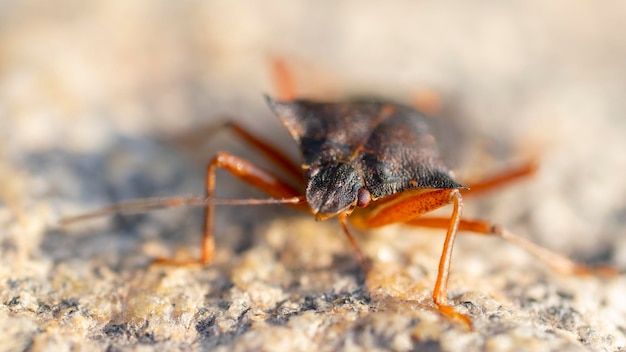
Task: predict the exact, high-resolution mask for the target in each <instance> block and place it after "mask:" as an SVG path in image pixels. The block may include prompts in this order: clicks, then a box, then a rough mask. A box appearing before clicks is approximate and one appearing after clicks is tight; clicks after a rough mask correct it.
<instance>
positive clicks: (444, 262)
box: [353, 189, 471, 326]
mask: <svg viewBox="0 0 626 352" xmlns="http://www.w3.org/2000/svg"><path fill="white" fill-rule="evenodd" d="M379 202H381V203H379V204H378V205H377V206H376V207H375V208H374V209H373V210H372V211H371V212H369V213H366V214H364V215H363V216H360V217H356V218H355V219H354V220H353V223H354V224H355V225H356V226H357V227H361V228H374V227H381V226H385V225H389V224H393V223H404V222H408V221H410V220H412V219H415V218H418V217H419V216H421V215H423V214H426V213H429V212H431V211H434V210H436V209H438V208H441V207H443V206H445V205H448V204H453V209H452V215H451V217H450V218H449V219H447V232H446V239H445V241H444V244H443V250H442V253H441V258H440V260H439V271H438V273H437V280H436V282H435V288H434V290H433V302H434V303H435V304H436V305H437V308H438V309H439V311H440V312H441V313H443V314H444V315H446V316H448V317H450V318H453V319H456V320H460V321H462V322H463V323H465V324H466V325H467V326H471V321H470V319H469V318H468V317H467V316H465V315H463V314H461V313H458V312H457V311H455V310H454V309H453V308H452V307H451V306H450V305H449V304H448V296H447V293H448V278H449V275H450V265H451V262H452V250H453V247H454V240H455V238H456V233H457V231H458V227H459V223H460V221H461V212H462V208H463V199H462V196H461V192H460V191H459V190H458V189H435V190H426V191H424V192H421V193H417V194H414V195H412V196H409V197H404V198H396V199H392V200H390V201H389V202H387V203H385V202H384V200H382V201H379Z"/></svg>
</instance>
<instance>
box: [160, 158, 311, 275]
mask: <svg viewBox="0 0 626 352" xmlns="http://www.w3.org/2000/svg"><path fill="white" fill-rule="evenodd" d="M218 168H220V169H224V170H226V171H228V172H229V173H231V174H232V175H234V176H235V177H237V178H239V179H240V180H242V181H244V182H246V183H248V184H250V185H252V186H254V187H256V188H258V189H260V190H262V191H264V192H265V193H267V194H268V195H270V196H271V197H276V198H289V197H297V196H299V195H300V194H301V192H300V191H298V190H297V189H295V188H294V187H292V186H291V185H289V184H288V183H286V182H284V181H283V180H281V179H280V178H279V177H278V176H276V175H275V174H274V173H272V172H270V171H268V170H265V169H264V168H261V167H259V166H257V165H255V164H253V163H252V162H250V161H249V160H246V159H244V158H241V157H238V156H235V155H232V154H230V153H226V152H218V153H217V154H216V155H215V157H214V158H213V159H212V160H211V162H209V165H208V167H207V176H206V180H205V183H206V197H207V198H209V199H210V198H213V196H214V193H215V185H216V182H215V171H216V170H217V169H218ZM294 206H296V207H301V208H302V207H306V206H307V205H306V204H296V205H294ZM213 222H214V207H213V205H208V206H207V207H206V208H205V210H204V231H203V234H202V247H201V249H200V258H199V259H197V260H191V261H185V262H180V261H176V260H172V259H168V258H162V259H157V260H156V263H157V264H174V265H179V264H194V263H199V264H209V263H211V262H212V261H213V257H214V253H215V240H214V236H213Z"/></svg>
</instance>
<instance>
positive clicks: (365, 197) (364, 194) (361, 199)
mask: <svg viewBox="0 0 626 352" xmlns="http://www.w3.org/2000/svg"><path fill="white" fill-rule="evenodd" d="M371 200H372V195H371V194H370V191H368V190H367V189H365V188H361V189H359V193H358V194H357V197H356V206H357V207H359V208H365V207H366V206H368V205H369V204H370V201H371Z"/></svg>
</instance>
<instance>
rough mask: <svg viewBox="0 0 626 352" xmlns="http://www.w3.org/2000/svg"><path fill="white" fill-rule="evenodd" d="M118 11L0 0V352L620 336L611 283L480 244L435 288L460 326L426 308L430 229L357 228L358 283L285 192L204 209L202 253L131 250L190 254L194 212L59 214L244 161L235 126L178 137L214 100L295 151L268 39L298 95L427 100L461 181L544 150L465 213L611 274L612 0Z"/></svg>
mask: <svg viewBox="0 0 626 352" xmlns="http://www.w3.org/2000/svg"><path fill="white" fill-rule="evenodd" d="M128 3H129V2H127V1H106V2H100V3H92V4H87V3H82V2H73V1H57V2H54V3H48V2H45V1H21V2H17V1H6V2H3V3H1V4H0V73H1V74H0V224H1V226H0V341H1V342H0V350H3V351H5V350H6V351H20V350H70V349H71V350H92V349H97V350H112V351H115V350H192V349H194V350H195V349H213V348H215V349H220V350H231V349H237V350H259V349H263V350H273V351H275V350H287V351H295V350H303V351H304V350H337V349H345V350H361V349H367V350H420V351H421V350H426V351H436V350H445V351H460V350H469V351H472V350H473V351H476V350H489V351H492V350H493V351H501V350H515V351H517V350H519V351H543V350H554V351H563V350H568V351H572V350H597V351H616V350H623V349H624V347H625V346H626V332H625V329H626V303H625V302H626V301H625V300H624V294H625V293H626V280H625V278H624V277H623V276H618V277H615V278H611V279H603V278H598V277H584V278H581V277H568V276H562V275H558V274H556V273H553V272H551V271H550V270H549V269H547V268H546V267H545V266H544V265H543V264H542V263H539V262H537V261H536V260H534V259H533V258H532V257H530V256H528V255H527V254H525V253H524V252H522V251H521V250H519V249H517V248H515V247H513V246H511V245H509V244H507V243H503V242H502V241H498V240H493V239H481V238H479V237H476V236H461V238H460V239H459V241H458V244H457V247H456V251H455V260H454V262H453V272H452V277H451V281H450V297H451V299H452V301H453V302H454V304H455V307H456V309H458V310H459V311H461V312H463V313H466V314H468V315H469V316H470V317H471V318H472V320H473V322H474V329H473V330H472V331H469V332H468V331H465V330H464V329H463V327H462V326H460V325H458V324H455V323H452V322H450V321H448V320H446V319H445V318H442V317H441V316H440V315H439V314H438V313H436V311H434V310H433V309H432V305H431V301H430V294H431V291H432V285H433V281H434V278H435V275H436V264H437V261H438V255H439V253H440V250H441V241H442V236H440V235H438V234H439V233H440V232H441V231H434V232H433V231H422V230H417V229H407V228H403V227H399V226H395V227H389V228H385V229H382V230H378V231H372V232H368V233H359V237H358V238H359V241H360V243H361V245H362V246H363V248H364V250H365V251H366V252H367V254H368V255H369V256H370V257H372V258H373V260H374V263H375V269H376V271H375V275H374V276H373V278H374V279H376V280H372V281H370V284H369V285H366V284H365V282H364V277H363V274H362V273H361V271H360V269H359V266H358V264H357V262H356V260H355V257H354V253H353V252H352V251H351V249H350V247H349V246H348V244H347V243H346V241H345V239H344V237H343V235H342V234H341V230H340V227H339V225H338V224H337V223H336V221H333V220H330V221H328V222H324V223H316V222H315V221H314V220H313V219H311V218H310V217H308V216H306V215H300V214H297V213H294V212H292V211H290V210H285V209H282V208H279V207H256V208H253V207H249V208H237V209H234V208H223V209H220V210H219V212H218V224H217V233H218V253H217V261H216V263H215V265H213V266H210V267H206V268H167V267H151V266H150V265H149V264H150V260H151V259H150V258H153V257H155V256H163V255H174V254H175V255H178V256H181V257H183V256H190V255H196V254H197V249H196V247H195V246H196V244H197V243H198V241H199V234H200V219H199V214H200V213H199V211H198V210H182V211H179V210H176V211H165V212H157V213H153V214H148V215H140V216H132V217H112V218H111V219H105V220H98V221H93V222H86V223H83V224H81V225H77V226H74V227H71V228H68V229H59V228H57V227H56V226H55V224H56V221H57V220H58V219H59V218H60V217H61V216H62V215H68V214H74V213H76V212H80V211H85V210H89V209H92V208H94V207H98V206H103V205H106V204H109V203H111V202H114V201H116V200H122V199H129V198H136V197H146V196H166V195H175V194H187V193H201V192H202V184H203V180H202V177H203V171H204V170H203V168H204V167H205V164H206V162H207V161H208V159H209V157H210V155H211V154H212V153H214V152H215V151H216V150H218V149H224V150H229V151H232V152H236V153H238V154H241V155H247V156H249V157H250V158H253V159H254V160H257V159H258V158H257V155H256V154H254V153H251V152H250V151H249V150H246V148H243V147H241V146H239V145H238V144H237V143H236V141H233V140H232V138H231V136H230V135H228V134H220V135H217V136H215V139H214V140H212V141H211V143H210V144H205V145H204V146H202V145H198V144H197V143H195V140H191V141H189V142H190V143H186V144H185V145H181V144H180V143H173V142H172V141H173V140H174V139H175V138H172V137H174V136H179V137H180V136H186V137H188V136H190V131H197V130H198V129H199V128H201V127H203V126H207V125H210V124H211V123H214V122H216V121H218V120H219V119H223V118H224V115H225V114H226V115H228V116H234V117H235V118H236V119H237V120H239V121H241V122H242V123H243V124H245V125H246V126H248V127H249V128H250V129H252V130H254V131H257V132H258V133H259V134H261V135H263V136H265V137H266V138H268V139H270V140H272V141H273V142H275V143H276V144H278V145H280V146H282V147H283V148H285V149H287V150H289V151H290V153H291V154H292V155H294V156H295V155H296V152H295V150H293V145H292V143H291V141H290V140H289V137H288V135H287V133H286V132H285V131H284V130H283V128H282V127H281V126H280V125H279V123H278V121H277V120H276V119H275V118H274V117H273V116H272V115H271V114H270V113H269V111H268V110H267V108H266V107H265V106H264V105H263V99H262V94H263V93H271V92H273V86H272V83H271V77H270V75H269V70H268V62H269V58H270V57H272V56H280V57H283V58H285V59H286V60H287V61H288V62H289V63H291V64H292V66H293V69H294V74H295V75H296V77H297V80H298V83H299V88H300V91H301V93H302V95H304V96H317V97H332V98H334V99H339V98H341V97H342V96H346V95H363V94H366V95H373V96H384V97H392V98H394V99H397V100H399V101H404V102H410V101H411V97H414V96H415V93H416V92H417V91H419V90H420V89H433V90H435V91H437V92H439V93H441V95H442V97H443V100H444V105H445V112H446V113H445V116H446V117H448V118H452V119H453V122H454V125H455V127H454V128H450V130H451V131H452V132H455V133H452V134H451V135H452V136H456V137H459V139H463V140H464V142H466V144H464V145H465V147H464V146H463V145H462V144H461V143H460V142H454V143H449V144H447V146H448V149H449V151H450V152H452V153H454V154H455V155H456V156H457V157H456V159H459V160H458V161H462V163H461V164H462V165H465V167H464V168H460V174H462V175H465V176H467V177H472V176H474V177H475V176H476V175H479V174H485V173H488V172H489V171H490V170H496V169H498V168H501V167H506V165H508V164H507V161H509V160H512V161H513V162H515V161H519V160H520V158H522V157H523V156H524V155H529V154H533V153H538V154H540V155H541V164H542V167H541V170H540V172H539V173H538V175H536V177H534V178H533V179H531V180H528V181H525V182H522V183H519V184H517V185H515V186H513V187H511V188H509V189H506V190H502V191H499V192H496V193H495V194H490V195H489V196H488V197H484V198H481V199H470V200H468V201H467V203H468V204H467V213H468V214H473V215H475V216H476V215H479V216H485V217H489V218H490V219H494V220H496V221H498V222H499V223H502V224H505V225H507V226H508V227H510V228H511V229H513V230H514V231H516V232H518V233H520V234H522V235H524V236H525V237H528V238H531V239H533V240H534V241H536V242H539V243H542V244H543V245H545V246H547V247H549V248H552V249H555V250H557V251H558V252H560V253H564V254H567V255H570V256H572V257H574V258H576V259H578V260H581V261H587V262H594V263H600V262H603V263H610V264H612V265H614V266H616V267H618V268H620V269H623V268H624V267H625V266H626V238H625V236H624V235H626V200H625V199H626V198H625V196H626V181H624V176H623V175H624V172H625V170H626V156H624V151H625V150H626V139H625V138H624V137H625V136H626V119H624V114H625V113H626V100H625V99H624V96H626V69H625V66H624V64H623V63H624V62H626V40H624V39H623V33H624V30H625V28H624V27H625V26H624V25H623V22H624V20H626V5H624V4H623V2H619V1H609V2H603V3H602V5H601V6H600V5H599V4H598V3H597V2H593V1H584V0H583V1H575V2H571V1H565V0H552V1H512V2H493V1H487V0H484V1H471V2H463V3H453V2H451V1H444V2H437V3H436V4H435V2H432V3H427V2H422V1H420V2H414V1H401V2H396V3H394V4H393V5H383V4H382V3H381V4H379V3H378V2H374V1H335V2H324V3H321V4H320V3H319V2H315V1H310V2H299V3H295V2H288V1H278V0H276V1H265V2H255V1H235V2H232V1H207V2H202V3H200V2H198V3H196V2H174V1H171V2H167V1H162V2H158V3H156V2H148V1H146V2H142V1H135V2H130V3H132V4H128ZM460 137H463V138H460ZM178 141H180V138H179V139H178ZM192 142H193V143H192ZM189 144H193V145H194V146H196V148H197V149H195V150H191V149H190V148H189ZM220 185H222V188H220V195H221V196H224V197H226V196H228V197H259V196H261V194H260V193H258V192H256V191H254V190H251V189H249V188H246V187H242V186H240V185H238V184H237V183H236V182H231V181H229V180H228V177H227V176H226V175H225V174H221V175H220Z"/></svg>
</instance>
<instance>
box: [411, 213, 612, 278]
mask: <svg viewBox="0 0 626 352" xmlns="http://www.w3.org/2000/svg"><path fill="white" fill-rule="evenodd" d="M449 222H450V220H449V219H448V218H443V217H442V218H437V217H424V218H417V219H413V220H410V221H407V222H406V224H407V225H411V226H419V227H429V228H445V227H446V226H447V225H448V223H449ZM459 231H469V232H472V233H475V234H479V235H486V236H495V237H500V238H502V239H504V240H506V241H508V242H510V243H512V244H514V245H516V246H518V247H520V248H522V249H524V250H526V251H527V252H528V253H530V254H532V255H533V256H535V257H536V258H538V259H540V260H541V261H543V262H545V263H546V264H547V265H549V266H550V267H551V268H552V269H553V270H555V271H557V272H560V273H563V274H573V275H601V276H612V275H616V274H617V273H618V271H617V270H616V269H615V268H613V267H610V266H598V267H592V266H588V265H585V264H580V263H577V262H575V261H573V260H571V259H569V258H567V257H565V256H563V255H561V254H558V253H556V252H553V251H551V250H549V249H547V248H544V247H542V246H540V245H538V244H536V243H534V242H531V241H529V240H527V239H526V238H524V237H520V236H518V235H516V234H514V233H513V232H511V231H509V230H507V229H506V228H504V227H502V226H499V225H496V224H494V223H492V222H490V221H487V220H483V219H466V218H462V219H461V221H460V223H459Z"/></svg>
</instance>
